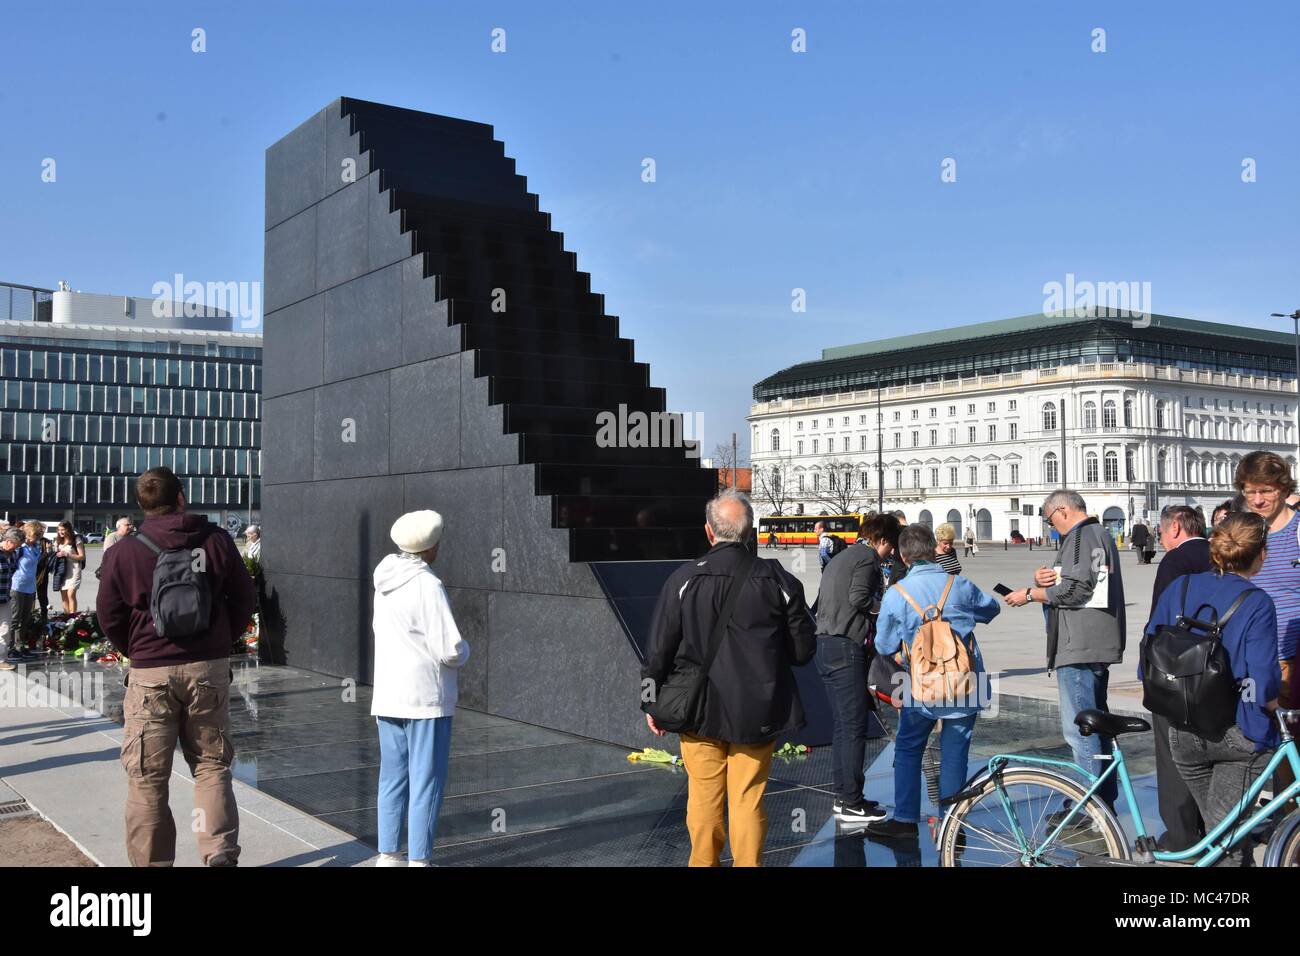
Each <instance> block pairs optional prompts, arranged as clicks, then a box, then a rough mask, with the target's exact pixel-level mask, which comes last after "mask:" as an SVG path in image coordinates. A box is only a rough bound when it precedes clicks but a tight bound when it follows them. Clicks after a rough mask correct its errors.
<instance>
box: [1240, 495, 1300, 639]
mask: <svg viewBox="0 0 1300 956" xmlns="http://www.w3.org/2000/svg"><path fill="white" fill-rule="evenodd" d="M1297 529H1300V513H1297V514H1293V515H1292V516H1291V520H1290V521H1288V522H1287V524H1286V527H1285V528H1283V529H1282V530H1281V531H1274V532H1272V533H1270V534H1269V536H1268V554H1267V556H1266V557H1265V558H1264V566H1263V567H1262V568H1260V571H1259V574H1257V575H1255V576H1254V577H1253V578H1251V579H1250V583H1251V584H1253V585H1255V586H1256V587H1259V588H1263V589H1264V590H1265V591H1266V592H1267V593H1268V596H1269V597H1271V598H1272V599H1273V605H1274V606H1275V607H1276V608H1277V658H1278V660H1280V661H1289V660H1291V659H1292V658H1293V657H1295V656H1296V644H1297V638H1298V637H1300V568H1298V567H1293V566H1292V564H1291V562H1292V561H1295V560H1297V559H1300V543H1297V541H1296V532H1297Z"/></svg>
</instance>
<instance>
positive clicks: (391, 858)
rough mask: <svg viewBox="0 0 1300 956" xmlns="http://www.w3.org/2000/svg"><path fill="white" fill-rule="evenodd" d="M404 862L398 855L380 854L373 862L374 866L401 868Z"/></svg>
mask: <svg viewBox="0 0 1300 956" xmlns="http://www.w3.org/2000/svg"><path fill="white" fill-rule="evenodd" d="M404 862H405V861H404V860H403V859H402V854H400V853H381V854H379V859H377V860H375V866H401V865H402V864H403V863H404Z"/></svg>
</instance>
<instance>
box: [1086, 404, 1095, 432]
mask: <svg viewBox="0 0 1300 956" xmlns="http://www.w3.org/2000/svg"><path fill="white" fill-rule="evenodd" d="M1083 427H1084V428H1096V427H1097V403H1096V402H1084V403H1083Z"/></svg>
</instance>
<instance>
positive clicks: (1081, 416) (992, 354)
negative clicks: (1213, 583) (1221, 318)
mask: <svg viewBox="0 0 1300 956" xmlns="http://www.w3.org/2000/svg"><path fill="white" fill-rule="evenodd" d="M1294 349H1295V344H1294V339H1293V337H1292V336H1291V335H1290V334H1289V333H1284V332H1273V331H1269V330H1264V329H1254V328H1246V327H1240V326H1232V325H1223V324H1218V323H1212V322H1203V321H1198V320H1194V319H1184V318H1178V317H1174V316H1164V315H1152V316H1150V317H1149V319H1144V320H1138V321H1136V322H1135V321H1132V320H1129V319H1118V318H1108V317H1105V316H1104V315H1096V314H1088V315H1083V316H1075V317H1054V316H1048V315H1041V314H1040V315H1029V316H1019V317H1017V318H1012V319H1002V320H999V321H995V322H982V323H978V324H975V325H968V326H962V327H959V328H953V329H945V330H941V331H933V332H921V333H916V334H913V335H905V336H898V337H894V338H886V339H877V340H874V341H868V342H863V343H860V344H857V345H847V346H840V347H835V348H828V349H824V350H823V352H822V357H821V358H820V359H818V360H815V361H811V362H803V363H800V364H798V365H793V366H791V367H789V368H786V369H782V370H781V371H779V372H776V373H775V374H773V375H770V376H768V377H767V378H765V379H763V380H762V381H761V382H759V383H758V384H756V385H755V386H754V395H753V399H754V401H753V405H752V406H751V409H750V415H749V422H750V426H751V428H750V441H751V449H750V455H751V461H752V464H753V467H754V496H753V497H754V506H755V511H756V513H757V514H758V515H760V516H763V515H768V514H776V513H783V514H799V513H803V514H823V513H824V514H834V513H841V512H845V511H873V510H875V509H876V507H877V501H878V498H879V496H880V494H881V490H880V484H881V481H880V479H881V477H882V474H881V473H882V472H883V502H884V509H885V510H886V511H892V512H896V513H899V514H901V515H902V516H903V517H904V518H905V519H906V520H907V521H908V522H920V523H925V524H930V525H938V524H941V523H943V522H950V523H952V524H953V525H954V526H955V527H956V528H957V529H958V531H959V532H964V531H965V530H966V529H967V528H970V527H974V528H975V530H976V533H977V536H978V537H979V538H980V539H981V540H985V541H1001V540H1003V539H1004V538H1009V537H1011V536H1012V535H1013V534H1014V533H1016V532H1019V533H1020V534H1023V535H1025V536H1039V535H1042V534H1043V533H1044V527H1043V524H1042V521H1041V519H1040V518H1039V516H1038V509H1039V506H1040V505H1041V504H1042V501H1043V498H1044V497H1045V496H1046V495H1047V494H1048V492H1050V491H1052V490H1053V489H1055V488H1059V487H1062V486H1068V487H1071V488H1074V489H1076V490H1078V491H1079V492H1080V493H1081V494H1082V495H1083V496H1084V498H1085V499H1086V500H1087V502H1088V507H1089V511H1090V512H1092V513H1093V514H1095V515H1097V517H1098V518H1100V519H1102V520H1103V522H1104V523H1105V524H1106V525H1107V526H1108V527H1109V528H1111V529H1112V531H1114V532H1116V533H1118V532H1120V531H1121V530H1124V531H1127V529H1129V528H1131V527H1132V524H1133V522H1134V521H1135V520H1136V519H1139V518H1146V519H1148V520H1150V519H1152V518H1153V517H1154V516H1155V514H1156V513H1157V512H1158V511H1159V508H1160V507H1162V506H1164V505H1167V504H1171V503H1177V504H1183V503H1186V504H1189V505H1191V506H1192V507H1199V508H1201V509H1202V510H1203V511H1204V513H1205V514H1206V516H1207V517H1208V516H1209V513H1210V511H1211V510H1212V509H1213V507H1214V505H1216V504H1218V503H1220V502H1222V501H1224V500H1225V499H1227V498H1230V497H1231V496H1232V495H1233V494H1234V493H1235V492H1234V489H1233V487H1232V479H1233V474H1234V472H1235V469H1236V465H1237V463H1238V462H1239V461H1240V460H1241V458H1242V457H1243V456H1244V455H1245V454H1246V453H1248V452H1250V451H1254V450H1256V449H1259V448H1264V449H1267V450H1270V451H1276V452H1277V453H1279V454H1281V455H1282V456H1283V457H1285V458H1287V459H1288V460H1289V461H1290V462H1291V466H1292V469H1293V471H1294V470H1295V467H1296V459H1297V455H1296V439H1297V430H1296V366H1295V351H1294ZM878 466H879V468H878Z"/></svg>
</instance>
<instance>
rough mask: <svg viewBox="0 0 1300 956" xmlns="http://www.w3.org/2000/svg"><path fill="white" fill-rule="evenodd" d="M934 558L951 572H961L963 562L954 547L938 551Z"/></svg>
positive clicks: (940, 565)
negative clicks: (958, 557)
mask: <svg viewBox="0 0 1300 956" xmlns="http://www.w3.org/2000/svg"><path fill="white" fill-rule="evenodd" d="M934 560H935V561H936V562H937V563H938V565H939V567H941V568H943V569H944V570H945V571H947V572H948V573H949V574H961V562H960V561H958V560H957V552H956V551H955V550H953V549H952V548H949V549H948V550H947V551H941V552H938V553H937V554H936V555H935V559H934Z"/></svg>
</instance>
